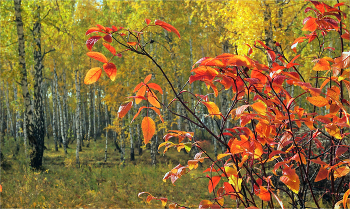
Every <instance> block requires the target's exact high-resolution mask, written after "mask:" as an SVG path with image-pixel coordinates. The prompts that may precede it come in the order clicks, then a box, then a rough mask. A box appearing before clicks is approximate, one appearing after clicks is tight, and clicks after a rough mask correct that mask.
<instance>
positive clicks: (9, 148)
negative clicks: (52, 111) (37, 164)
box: [0, 138, 326, 208]
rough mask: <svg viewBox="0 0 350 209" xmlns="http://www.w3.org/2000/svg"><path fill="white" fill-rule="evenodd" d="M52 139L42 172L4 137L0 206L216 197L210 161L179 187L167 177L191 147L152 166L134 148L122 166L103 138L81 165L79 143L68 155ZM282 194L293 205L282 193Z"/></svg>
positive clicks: (187, 201)
mask: <svg viewBox="0 0 350 209" xmlns="http://www.w3.org/2000/svg"><path fill="white" fill-rule="evenodd" d="M46 141H47V140H46ZM49 142H51V143H46V144H45V145H46V147H47V149H46V150H45V152H44V158H43V170H42V171H40V172H34V171H32V170H31V169H30V167H29V166H28V165H29V162H28V159H26V158H25V153H24V149H23V147H20V151H19V152H18V154H16V155H15V156H14V153H15V142H14V140H13V139H6V138H5V140H4V142H2V144H1V150H2V152H3V154H4V158H3V159H1V163H2V166H1V171H0V174H1V176H0V177H1V178H0V184H1V185H2V192H1V193H0V208H164V207H162V204H161V201H159V200H153V201H151V202H150V203H146V201H145V199H146V197H147V194H143V195H142V196H141V197H143V199H141V198H139V197H138V196H137V195H138V193H139V192H149V193H151V194H152V195H153V196H155V197H166V198H168V200H169V202H168V203H171V202H176V203H178V204H180V205H183V206H187V207H192V208H197V207H198V204H199V202H200V201H201V200H204V199H209V200H212V198H213V194H209V192H208V178H206V177H205V176H206V174H207V173H203V170H204V169H205V168H207V167H209V165H210V162H209V161H208V160H207V161H206V162H204V164H203V166H201V167H199V168H197V169H196V170H192V171H190V172H189V173H188V174H186V175H183V176H182V177H181V178H180V179H178V180H177V181H176V182H175V186H174V185H172V183H171V181H170V179H168V180H167V181H166V182H164V181H163V180H162V179H163V177H164V175H165V174H166V173H167V172H168V171H170V170H171V169H172V168H174V167H175V166H176V165H178V164H179V163H180V164H181V165H186V164H187V161H188V160H190V159H193V156H194V154H195V153H194V152H192V151H191V152H190V153H188V154H185V153H184V152H182V151H181V152H177V151H176V150H175V149H172V148H171V149H169V151H168V152H167V153H165V154H164V155H163V153H162V151H163V149H161V150H160V154H159V155H157V165H156V166H152V165H151V156H150V151H149V150H148V149H146V148H144V149H143V154H142V155H141V156H139V155H138V152H137V150H136V149H135V161H130V148H127V149H126V155H125V161H124V165H123V163H122V162H121V161H120V153H119V152H118V151H115V150H114V149H115V146H114V144H112V143H110V144H109V147H108V152H107V153H108V155H107V162H104V155H105V140H102V139H100V140H97V141H96V142H94V141H91V143H90V146H89V147H83V148H82V151H81V152H79V155H80V167H79V168H78V167H77V165H76V155H75V144H70V145H69V148H68V154H67V155H65V154H64V151H63V148H59V151H57V152H56V151H54V145H53V143H52V139H50V141H49ZM22 144H23V143H22ZM209 145H210V144H209ZM214 175H215V174H214ZM220 185H221V186H222V181H221V183H219V185H218V186H220ZM278 193H279V192H277V194H278ZM278 195H279V196H280V198H281V199H282V201H283V202H285V203H286V204H288V201H287V200H286V201H284V199H285V197H283V195H282V194H278ZM320 198H321V197H320ZM234 204H235V201H234V200H230V199H229V198H225V205H226V206H229V205H232V206H234ZM276 204H277V203H276ZM265 206H266V203H265ZM323 206H325V205H323V204H322V203H321V207H323ZM325 208H326V207H325Z"/></svg>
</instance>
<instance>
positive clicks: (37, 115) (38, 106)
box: [30, 5, 45, 168]
mask: <svg viewBox="0 0 350 209" xmlns="http://www.w3.org/2000/svg"><path fill="white" fill-rule="evenodd" d="M35 7H36V8H35V10H34V19H35V23H34V27H33V31H32V33H33V37H34V47H33V48H34V62H35V66H34V69H35V76H34V78H35V79H34V137H35V139H36V141H37V143H36V144H35V145H34V150H33V152H32V153H31V162H30V164H31V166H32V167H33V168H40V167H41V166H42V158H43V154H44V132H43V130H44V128H45V127H44V110H43V102H42V95H41V83H42V79H43V75H42V70H43V68H44V66H43V63H42V59H43V56H42V54H41V19H40V10H41V8H40V6H39V5H35Z"/></svg>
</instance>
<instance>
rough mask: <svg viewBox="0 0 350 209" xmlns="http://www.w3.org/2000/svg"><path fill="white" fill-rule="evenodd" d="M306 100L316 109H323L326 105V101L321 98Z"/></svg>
mask: <svg viewBox="0 0 350 209" xmlns="http://www.w3.org/2000/svg"><path fill="white" fill-rule="evenodd" d="M306 99H307V101H309V102H310V103H311V104H313V105H315V106H316V107H324V106H326V105H327V104H328V100H327V99H326V98H324V97H322V96H314V97H306Z"/></svg>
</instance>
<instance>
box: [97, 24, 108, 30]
mask: <svg viewBox="0 0 350 209" xmlns="http://www.w3.org/2000/svg"><path fill="white" fill-rule="evenodd" d="M96 26H97V27H98V28H99V29H101V30H106V28H105V27H104V26H103V25H99V24H96Z"/></svg>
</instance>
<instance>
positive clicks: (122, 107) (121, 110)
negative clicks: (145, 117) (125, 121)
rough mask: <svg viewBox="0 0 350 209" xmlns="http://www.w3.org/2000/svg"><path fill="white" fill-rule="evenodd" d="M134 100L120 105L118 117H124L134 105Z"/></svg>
mask: <svg viewBox="0 0 350 209" xmlns="http://www.w3.org/2000/svg"><path fill="white" fill-rule="evenodd" d="M132 104H133V103H132V101H131V102H128V103H126V104H124V105H120V107H119V110H118V117H119V118H123V117H124V116H125V115H126V114H127V113H128V112H129V110H130V109H131V107H132Z"/></svg>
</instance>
